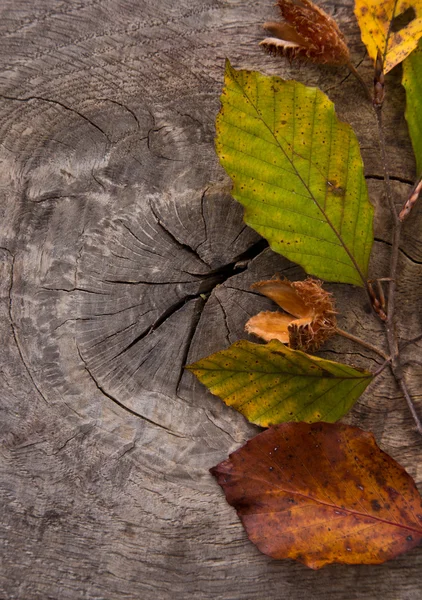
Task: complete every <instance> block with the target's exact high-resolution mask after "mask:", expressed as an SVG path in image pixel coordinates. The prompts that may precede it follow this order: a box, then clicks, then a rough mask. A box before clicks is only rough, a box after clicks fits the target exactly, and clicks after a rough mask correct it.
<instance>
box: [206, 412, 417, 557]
mask: <svg viewBox="0 0 422 600" xmlns="http://www.w3.org/2000/svg"><path fill="white" fill-rule="evenodd" d="M211 473H212V474H213V475H214V477H216V479H217V481H218V483H219V484H220V485H221V487H222V488H223V490H224V493H225V494H226V499H227V502H228V503H229V504H230V505H232V506H233V507H234V508H236V510H237V513H238V515H239V517H240V519H241V521H242V523H243V526H244V527H245V529H246V531H247V533H248V536H249V538H250V539H251V541H252V542H253V543H254V544H256V545H257V546H258V548H259V549H260V550H261V552H263V553H264V554H268V555H269V556H272V557H273V558H277V559H283V558H292V559H294V560H297V561H299V562H302V563H304V564H305V565H307V566H309V567H311V568H312V569H319V568H321V567H323V566H324V565H326V564H329V563H334V562H337V563H346V564H360V563H362V564H378V563H383V562H385V561H386V560H389V559H392V558H394V557H396V556H397V555H399V554H401V553H403V552H406V551H407V550H410V549H411V548H414V547H415V546H417V545H418V544H419V542H420V541H421V539H422V499H421V497H420V495H419V492H418V490H417V488H416V486H415V483H414V481H413V480H412V478H411V477H410V475H408V474H407V473H406V471H405V470H404V469H403V468H402V467H401V466H400V465H399V464H398V463H397V462H396V461H394V460H393V459H392V458H391V457H390V456H388V454H385V453H384V452H383V451H382V450H380V448H378V446H377V445H376V443H375V439H374V437H373V435H372V434H371V433H366V432H364V431H362V430H361V429H358V428H357V427H351V426H349V425H343V424H330V423H313V424H311V425H309V424H307V423H283V424H281V425H277V426H276V427H273V428H271V429H268V430H267V431H264V432H263V433H261V434H259V435H258V436H256V437H255V438H253V439H252V440H250V441H249V442H247V443H246V444H245V445H244V446H243V447H242V448H240V449H239V450H237V451H236V452H234V453H233V454H231V455H230V457H229V458H228V459H227V460H225V461H223V462H221V463H220V464H219V465H217V466H216V467H214V468H212V469H211ZM381 480H382V481H384V484H383V485H379V484H378V483H377V481H381ZM393 491H394V496H395V499H394V501H392V492H393Z"/></svg>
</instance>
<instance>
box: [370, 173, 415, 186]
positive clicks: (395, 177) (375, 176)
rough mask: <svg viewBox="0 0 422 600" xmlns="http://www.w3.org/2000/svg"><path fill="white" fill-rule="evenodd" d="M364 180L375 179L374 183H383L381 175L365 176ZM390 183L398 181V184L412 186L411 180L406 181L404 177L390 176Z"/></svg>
mask: <svg viewBox="0 0 422 600" xmlns="http://www.w3.org/2000/svg"><path fill="white" fill-rule="evenodd" d="M365 179H375V180H376V181H384V176H383V175H365ZM390 180H391V181H398V182H399V183H405V184H406V185H414V184H415V182H414V181H413V179H407V178H405V177H397V176H396V175H390Z"/></svg>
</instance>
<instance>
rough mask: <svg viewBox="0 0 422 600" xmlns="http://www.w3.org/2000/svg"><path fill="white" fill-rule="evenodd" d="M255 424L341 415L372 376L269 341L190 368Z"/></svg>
mask: <svg viewBox="0 0 422 600" xmlns="http://www.w3.org/2000/svg"><path fill="white" fill-rule="evenodd" d="M187 368H188V369H189V370H190V371H192V373H193V374H194V375H196V377H197V378H198V379H199V381H201V383H203V384H204V385H205V386H206V387H207V388H208V389H209V390H210V392H212V393H213V394H215V395H216V396H219V397H220V398H221V399H222V400H223V401H224V402H225V403H226V404H227V405H228V406H232V407H233V408H235V409H236V410H238V411H239V412H240V413H242V415H244V416H245V417H246V418H247V419H248V421H250V422H251V423H256V424H257V425H260V426H261V427H269V426H270V425H273V424H276V423H282V422H283V421H307V422H309V423H310V422H313V421H321V420H322V421H329V422H334V421H337V420H338V419H341V417H343V416H344V415H345V414H346V413H347V412H348V411H349V410H350V409H351V407H352V406H353V404H354V403H355V402H356V400H357V398H359V396H360V395H361V394H362V393H363V391H364V390H365V388H366V387H367V385H368V384H369V383H370V382H371V380H372V374H371V373H368V372H367V371H358V370H356V369H354V368H352V367H349V366H348V365H343V364H340V363H336V362H332V361H330V360H324V359H322V358H317V357H316V356H309V355H308V354H305V353H303V352H300V351H299V350H290V349H289V348H286V347H285V346H284V344H282V343H281V342H279V341H278V340H273V341H271V342H269V343H268V344H265V345H262V344H253V343H251V342H248V341H246V340H240V341H238V342H235V343H234V344H233V345H232V346H230V348H228V349H227V350H222V351H220V352H216V353H215V354H212V355H211V356H208V357H207V358H203V359H201V360H199V361H198V362H196V363H194V364H192V365H189V366H188V367H187Z"/></svg>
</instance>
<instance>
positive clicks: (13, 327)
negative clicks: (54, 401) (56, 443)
mask: <svg viewBox="0 0 422 600" xmlns="http://www.w3.org/2000/svg"><path fill="white" fill-rule="evenodd" d="M14 270H15V256H12V258H11V262H10V285H9V290H8V298H9V303H8V314H9V320H10V327H11V330H12V336H13V340H14V342H15V346H16V349H17V351H18V354H19V357H20V359H21V361H22V364H23V366H24V368H25V371H26V372H27V374H28V377H29V379H30V380H31V382H32V385H33V386H34V388H35V389H36V390H37V392H38V393H39V395H40V396H41V398H42V399H43V400H44V402H45V403H46V404H47V405H48V401H47V399H46V397H45V396H44V394H43V393H42V391H41V390H40V388H39V387H38V385H37V383H36V381H35V379H34V378H33V376H32V373H31V371H30V369H29V366H28V365H27V363H26V360H25V357H24V355H23V352H22V348H21V345H20V342H19V337H18V333H17V326H16V323H15V321H14V319H13V306H12V293H13V283H14Z"/></svg>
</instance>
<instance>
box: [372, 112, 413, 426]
mask: <svg viewBox="0 0 422 600" xmlns="http://www.w3.org/2000/svg"><path fill="white" fill-rule="evenodd" d="M374 110H375V114H376V117H377V124H378V136H379V145H380V153H381V160H382V167H383V171H384V190H385V196H386V198H387V202H388V205H389V207H390V212H391V216H392V218H393V240H392V246H391V257H390V277H389V283H388V305H387V319H386V321H385V329H386V334H387V343H388V349H389V351H390V354H391V363H390V368H391V372H392V374H393V376H394V379H395V380H396V382H397V384H398V386H399V387H400V389H401V391H402V393H403V395H404V397H405V400H406V402H407V405H408V407H409V410H410V412H411V414H412V417H413V420H414V421H415V424H416V429H417V430H418V432H419V433H420V434H421V435H422V423H421V420H420V419H419V417H418V414H417V412H416V408H415V406H414V403H413V400H412V398H411V396H410V394H409V391H408V389H407V386H406V383H405V381H404V379H403V374H402V369H401V365H400V351H399V347H398V342H397V333H396V327H395V308H396V284H397V266H398V260H399V246H400V234H401V226H402V220H401V218H400V217H399V215H398V214H397V210H396V206H395V204H394V199H393V192H392V187H391V181H390V175H389V171H388V162H387V150H386V143H385V135H384V129H383V125H382V102H381V103H380V104H376V103H375V102H374ZM418 195H419V192H418ZM416 198H417V196H416ZM415 202H416V199H415V200H414V201H413V202H412V206H413V204H414V203H415ZM412 206H410V208H409V207H408V212H410V210H411V208H412ZM405 209H406V205H405V207H404V208H403V210H402V212H401V213H400V214H401V215H402V213H403V212H404V211H405ZM408 212H407V209H406V214H408ZM406 214H405V216H406ZM403 218H404V217H403Z"/></svg>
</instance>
